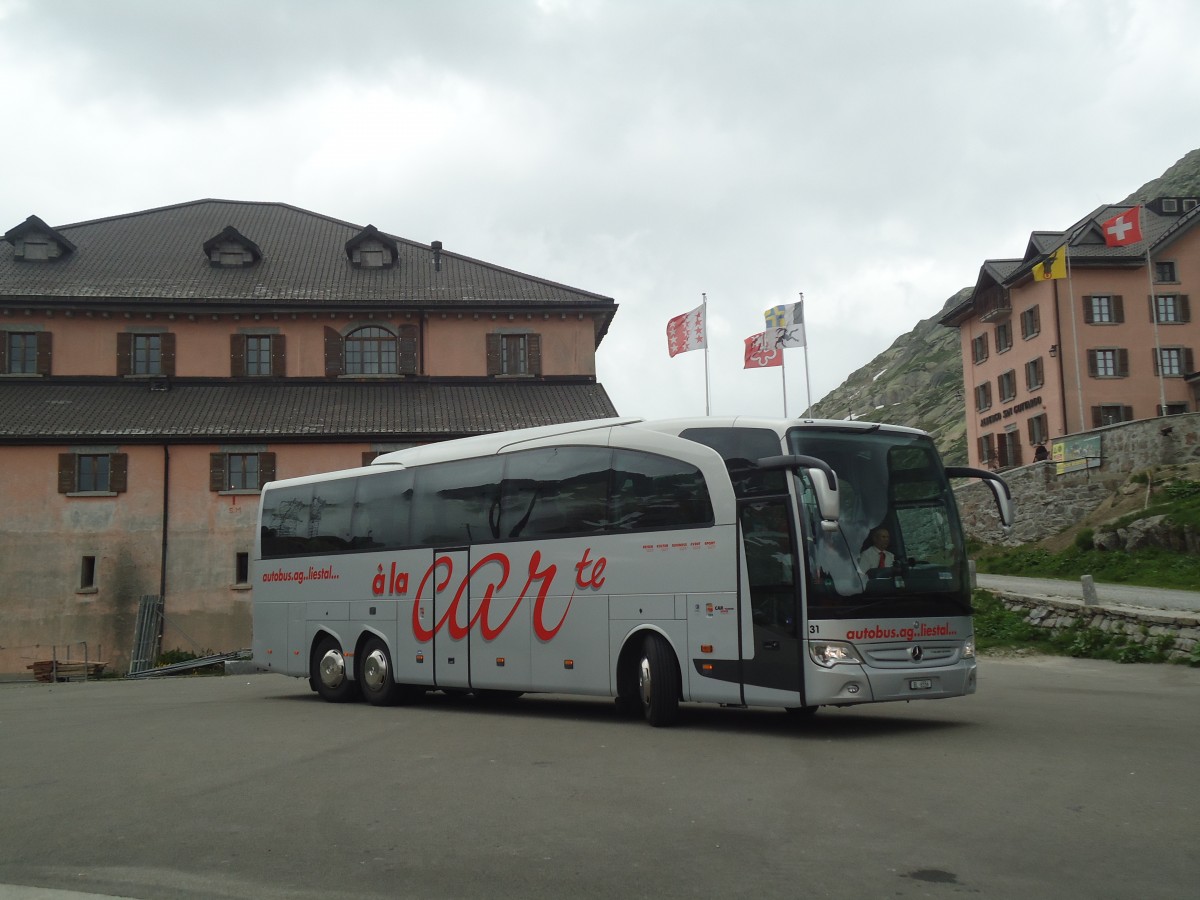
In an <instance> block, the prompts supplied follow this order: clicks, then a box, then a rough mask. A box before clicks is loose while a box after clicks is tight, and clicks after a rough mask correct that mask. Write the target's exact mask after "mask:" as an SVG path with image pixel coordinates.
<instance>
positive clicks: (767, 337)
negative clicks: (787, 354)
mask: <svg viewBox="0 0 1200 900" xmlns="http://www.w3.org/2000/svg"><path fill="white" fill-rule="evenodd" d="M783 330H784V329H782V328H772V329H769V330H768V331H763V332H760V333H759V334H752V335H750V337H748V338H746V355H745V362H744V364H743V365H742V368H743V369H765V368H767V367H768V366H782V365H783V347H781V346H779V345H778V344H777V342H776V340H775V338H776V334H775V332H777V331H783Z"/></svg>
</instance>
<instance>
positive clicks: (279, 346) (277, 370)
mask: <svg viewBox="0 0 1200 900" xmlns="http://www.w3.org/2000/svg"><path fill="white" fill-rule="evenodd" d="M271 374H272V375H274V376H275V377H276V378H282V377H283V376H284V375H286V374H287V343H286V342H285V341H284V337H283V335H282V334H273V335H271Z"/></svg>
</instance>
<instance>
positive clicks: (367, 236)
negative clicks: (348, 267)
mask: <svg viewBox="0 0 1200 900" xmlns="http://www.w3.org/2000/svg"><path fill="white" fill-rule="evenodd" d="M372 240H374V241H379V243H380V244H382V245H383V246H385V247H387V248H388V250H390V251H391V252H392V256H393V257H397V258H398V257H399V256H400V248H399V247H398V246H397V245H396V239H395V238H393V237H392V236H391V235H390V234H384V233H383V232H382V231H380V230H379V229H378V228H376V227H375V226H374V225H368V226H367V227H366V228H364V229H363V230H362V231H360V232H359V233H358V234H356V235H355V236H354V237H352V238H350V240H348V241H346V246H345V248H344V249H345V251H346V257H347V258H351V257H353V256H354V248H355V247H357V246H358V245H359V244H364V243H366V242H367V241H372ZM438 247H439V249H440V247H441V244H440V243H439V245H438Z"/></svg>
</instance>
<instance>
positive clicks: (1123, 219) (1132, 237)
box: [1100, 206, 1142, 247]
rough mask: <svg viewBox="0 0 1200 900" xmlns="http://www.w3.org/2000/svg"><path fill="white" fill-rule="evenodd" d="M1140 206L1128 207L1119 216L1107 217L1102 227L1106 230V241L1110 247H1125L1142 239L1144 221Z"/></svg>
mask: <svg viewBox="0 0 1200 900" xmlns="http://www.w3.org/2000/svg"><path fill="white" fill-rule="evenodd" d="M1141 211H1142V208H1141V207H1140V206H1135V207H1134V208H1133V209H1127V210H1125V212H1123V213H1121V214H1120V215H1119V216H1113V217H1112V218H1111V219H1107V220H1106V221H1105V222H1104V224H1103V225H1101V226H1100V228H1101V229H1102V230H1103V231H1104V243H1106V244H1108V246H1110V247H1124V246H1125V245H1126V244H1136V243H1137V242H1138V241H1140V240H1141V239H1142V222H1141V218H1142V217H1141Z"/></svg>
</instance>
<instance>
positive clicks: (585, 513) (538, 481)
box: [500, 447, 612, 538]
mask: <svg viewBox="0 0 1200 900" xmlns="http://www.w3.org/2000/svg"><path fill="white" fill-rule="evenodd" d="M611 461H612V451H611V450H609V449H607V448H605V447H547V448H545V449H543V450H529V451H523V452H520V453H514V454H512V455H511V456H509V457H508V459H507V465H506V466H505V470H504V491H503V497H504V499H503V505H502V513H501V517H500V523H501V524H500V536H501V537H502V538H539V537H562V536H564V535H569V534H597V533H599V532H602V531H604V530H605V528H606V526H607V524H608V480H609V479H608V474H609V464H610V463H611Z"/></svg>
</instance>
